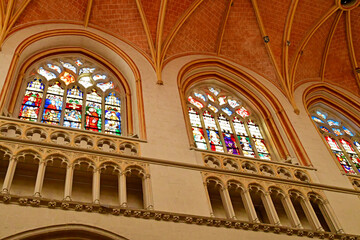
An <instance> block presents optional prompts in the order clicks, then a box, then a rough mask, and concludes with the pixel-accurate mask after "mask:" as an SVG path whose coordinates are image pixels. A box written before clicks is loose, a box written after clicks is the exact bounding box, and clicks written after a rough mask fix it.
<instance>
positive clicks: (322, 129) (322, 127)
mask: <svg viewBox="0 0 360 240" xmlns="http://www.w3.org/2000/svg"><path fill="white" fill-rule="evenodd" d="M320 130H321V131H323V132H326V133H330V130H329V129H327V128H326V127H324V126H320Z"/></svg>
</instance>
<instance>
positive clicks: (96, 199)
mask: <svg viewBox="0 0 360 240" xmlns="http://www.w3.org/2000/svg"><path fill="white" fill-rule="evenodd" d="M92 195H93V203H95V204H100V169H98V168H96V169H94V171H93V182H92Z"/></svg>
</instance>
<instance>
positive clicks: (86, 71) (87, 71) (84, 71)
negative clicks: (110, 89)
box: [79, 68, 95, 75]
mask: <svg viewBox="0 0 360 240" xmlns="http://www.w3.org/2000/svg"><path fill="white" fill-rule="evenodd" d="M94 71H95V68H82V69H80V72H79V75H81V74H83V73H93V72H94Z"/></svg>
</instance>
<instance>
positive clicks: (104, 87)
mask: <svg viewBox="0 0 360 240" xmlns="http://www.w3.org/2000/svg"><path fill="white" fill-rule="evenodd" d="M96 86H98V87H99V88H100V89H101V90H103V92H106V90H108V89H113V88H114V87H115V86H114V83H113V82H107V83H98V84H96Z"/></svg>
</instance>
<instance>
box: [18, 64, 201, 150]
mask: <svg viewBox="0 0 360 240" xmlns="http://www.w3.org/2000/svg"><path fill="white" fill-rule="evenodd" d="M59 63H60V64H59ZM37 66H39V67H37V68H35V69H33V71H32V72H31V73H30V76H32V77H33V80H32V81H30V82H29V83H28V84H27V85H26V88H25V91H24V94H23V96H22V101H21V106H19V108H20V111H19V118H20V119H23V120H28V121H41V122H42V123H46V124H52V125H62V126H65V127H72V128H77V129H85V130H90V131H95V132H105V133H109V134H116V135H121V133H122V130H121V106H122V105H121V104H122V103H121V100H120V97H119V96H120V95H119V94H118V89H122V88H121V87H119V86H118V85H117V84H116V82H115V81H113V79H112V75H111V74H109V73H107V72H106V71H104V70H103V69H98V68H97V67H96V66H94V64H93V63H91V62H90V61H88V60H86V59H83V58H81V60H80V59H79V58H71V57H64V58H60V59H59V58H53V59H47V60H46V61H45V60H44V61H43V62H42V63H40V64H38V63H37ZM99 72H101V74H98V73H99ZM77 73H78V74H77ZM94 73H95V74H94ZM97 80H101V81H100V82H96V81H97ZM110 91H111V92H110ZM109 92H110V93H109ZM204 97H205V96H204ZM200 104H201V103H200ZM205 145H206V142H205Z"/></svg>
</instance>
